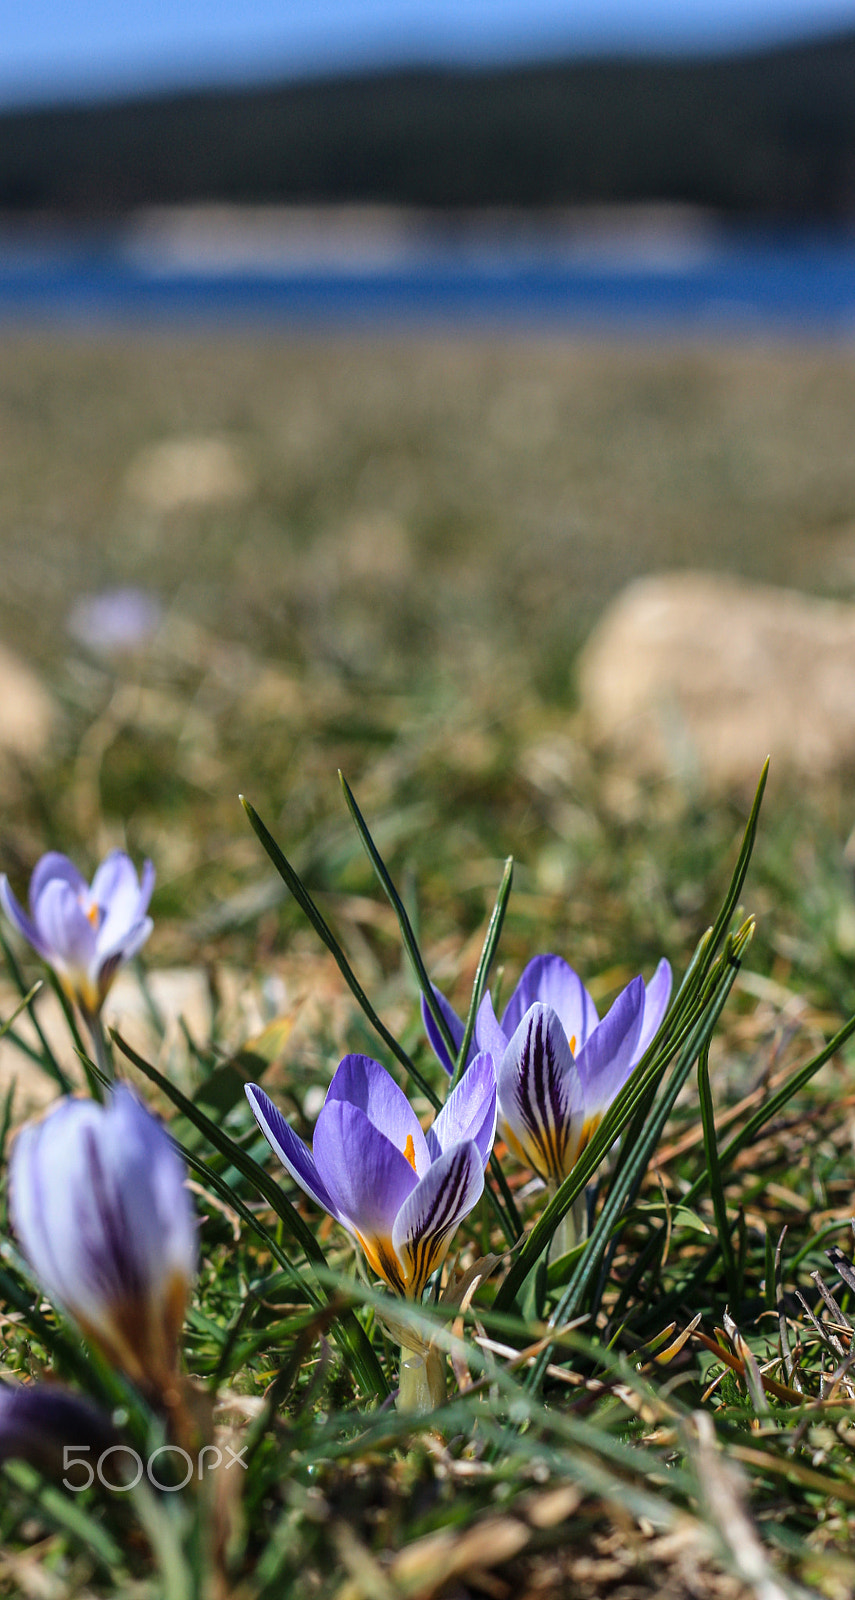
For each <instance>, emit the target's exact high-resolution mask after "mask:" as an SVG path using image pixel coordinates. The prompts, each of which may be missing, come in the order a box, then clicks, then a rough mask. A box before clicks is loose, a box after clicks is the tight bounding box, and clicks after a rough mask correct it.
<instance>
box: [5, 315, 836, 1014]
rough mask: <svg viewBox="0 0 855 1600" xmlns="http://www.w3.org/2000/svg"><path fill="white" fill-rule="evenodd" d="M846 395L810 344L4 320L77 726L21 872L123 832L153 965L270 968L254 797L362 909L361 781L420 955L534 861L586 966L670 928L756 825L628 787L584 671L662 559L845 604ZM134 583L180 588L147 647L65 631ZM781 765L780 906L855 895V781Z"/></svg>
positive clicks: (12, 539) (13, 797)
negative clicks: (784, 783) (813, 785)
mask: <svg viewBox="0 0 855 1600" xmlns="http://www.w3.org/2000/svg"><path fill="white" fill-rule="evenodd" d="M853 418H855V360H853V357H852V353H851V350H849V349H847V348H845V347H844V348H840V349H838V348H833V347H830V346H828V347H824V346H822V345H815V344H812V345H805V346H803V347H793V348H786V347H784V346H781V347H773V348H764V347H763V346H762V345H760V344H757V345H751V344H748V345H746V346H745V347H741V348H739V347H734V346H730V347H722V348H718V347H709V346H702V345H698V346H697V347H692V346H689V347H686V346H681V345H676V344H675V345H669V344H668V343H667V342H666V343H664V344H662V345H659V346H656V347H654V346H651V345H645V344H644V343H643V342H639V343H635V344H632V345H629V346H626V347H620V346H619V345H614V344H597V343H594V342H590V343H584V342H578V341H571V340H567V339H561V338H555V339H543V340H542V341H540V342H538V341H533V340H523V339H518V338H514V337H504V338H499V337H496V338H491V339H487V338H482V339H468V340H467V339H466V338H464V337H460V336H457V337H452V336H451V335H449V336H448V338H447V339H445V340H431V341H428V340H424V341H419V340H418V339H417V338H410V339H406V340H396V339H393V338H391V337H390V338H389V339H388V340H383V339H362V340H360V339H358V338H352V339H350V340H334V339H324V338H322V337H318V336H316V337H314V338H305V339H298V338H290V339H289V338H287V337H286V336H284V335H281V336H280V335H277V334H275V333H268V334H266V335H265V336H264V337H261V336H259V337H257V338H250V337H241V336H239V335H238V334H236V333H228V334H225V335H224V336H222V337H204V336H202V335H199V336H189V335H186V334H181V335H177V334H176V335H173V334H172V333H170V332H166V331H160V332H153V333H148V334H145V333H142V332H139V333H134V332H123V333H122V334H121V335H119V334H109V333H107V332H104V331H101V332H99V333H98V334H97V336H95V337H88V336H86V335H85V334H83V333H80V334H68V333H66V334H62V335H59V334H57V335H48V334H47V333H45V334H39V335H37V334H31V335H30V336H28V337H24V336H19V337H9V336H7V337H6V338H5V339H4V341H3V345H2V349H0V448H2V453H3V471H2V474H0V496H2V507H0V510H2V515H0V540H2V559H3V573H4V582H3V586H2V593H0V618H2V630H3V637H4V639H5V640H6V642H7V643H8V644H9V645H10V646H12V647H13V648H14V649H15V650H16V651H18V652H19V653H21V654H22V655H23V656H24V657H25V658H26V660H27V661H28V662H29V663H30V664H31V665H32V666H34V667H35V668H36V669H37V671H38V672H39V673H40V675H41V676H42V678H43V680H44V682H45V683H46V684H47V685H48V686H49V688H50V691H51V693H52V695H53V696H54V697H55V700H56V706H57V717H56V720H55V723H54V726H53V732H52V736H51V740H50V749H49V762H48V763H47V764H44V763H42V764H41V765H36V766H35V767H34V768H32V769H31V770H30V771H29V772H27V771H24V772H19V773H18V774H17V777H16V779H15V781H14V782H11V781H10V782H9V785H8V788H9V793H8V797H7V803H6V805H5V807H4V817H3V851H2V854H3V864H4V866H5V868H6V870H7V871H8V872H9V873H10V876H11V878H12V881H13V882H17V881H19V879H20V878H21V876H22V875H23V874H24V873H25V872H26V871H27V870H28V869H29V867H30V865H31V864H32V862H33V860H34V859H35V857H36V856H37V855H38V853H39V851H40V850H42V849H44V848H45V847H47V846H48V845H52V846H57V847H59V846H62V848H64V849H66V850H68V851H69V852H70V853H71V854H72V855H75V854H76V855H79V856H80V858H81V861H84V860H91V861H93V862H94V861H95V860H97V859H98V858H99V856H100V854H101V853H103V851H104V850H105V848H107V847H108V846H110V845H112V844H115V843H123V844H126V845H127V847H128V848H129V849H130V850H131V851H132V853H134V854H135V855H137V856H138V855H141V854H150V855H151V856H152V858H153V859H154V860H155V861H156V864H157V868H158V888H157V891H156V899H155V911H156V933H155V936H154V940H153V942H152V945H151V950H150V956H151V959H152V960H154V962H155V963H158V962H160V963H165V962H174V961H176V960H179V959H180V960H181V961H195V960H198V959H200V958H202V959H205V960H208V959H210V960H218V959H222V958H223V956H224V954H228V955H229V956H230V957H231V956H233V957H235V958H236V959H237V958H239V959H240V960H241V961H242V962H243V963H246V964H247V965H249V966H252V964H253V962H254V961H255V960H256V959H257V958H258V957H260V956H265V957H269V956H270V954H271V953H272V952H273V951H274V950H275V951H276V954H277V956H281V954H282V949H283V945H284V944H285V943H286V942H287V941H286V930H284V929H282V928H280V922H279V914H278V913H276V914H275V915H273V914H272V915H271V916H269V917H267V918H262V919H261V922H260V923H259V921H258V914H257V913H258V909H259V906H260V905H262V903H263V895H264V892H265V890H264V885H265V884H266V883H267V884H268V886H269V882H268V875H267V873H266V870H265V868H264V865H263V863H262V862H261V861H260V860H259V857H258V852H257V847H256V845H255V843H254V841H253V840H252V838H251V837H250V836H249V835H248V830H247V828H246V824H245V821H244V819H243V816H242V813H241V811H240V807H239V806H238V804H237V798H236V797H237V794H238V792H239V791H243V792H246V793H247V794H248V795H249V796H250V798H252V800H253V801H254V803H255V804H256V806H257V807H258V809H259V810H260V811H261V813H262V815H263V816H265V817H266V819H267V820H268V821H272V822H273V823H275V824H276V831H277V836H278V837H280V838H283V839H285V840H287V841H288V844H289V847H290V849H291V851H292V853H294V855H295V859H296V860H297V862H298V864H299V865H300V866H301V867H302V868H304V869H305V870H307V871H308V872H309V875H310V877H311V879H312V881H313V882H314V884H315V886H316V887H318V888H324V889H326V890H327V891H328V892H330V893H335V892H338V891H341V890H344V889H347V890H348V891H354V890H359V891H360V892H363V891H364V893H365V895H366V896H367V895H368V894H369V892H370V885H371V881H372V880H371V875H370V868H369V866H368V863H367V862H365V861H364V860H363V858H362V853H361V849H360V847H359V844H358V841H357V840H356V839H355V837H354V836H353V835H352V830H351V828H350V826H349V822H348V819H347V817H346V814H345V813H344V810H343V807H342V803H341V799H340V794H339V790H338V784H337V780H336V776H335V774H336V769H337V768H338V767H340V768H342V770H343V771H344V772H345V774H346V775H347V777H348V778H349V780H350V782H351V783H352V785H353V786H354V788H355V789H356V792H357V795H358V796H359V798H360V800H361V803H362V805H363V810H365V811H366V814H367V815H369V817H370V820H371V822H372V825H373V826H374V827H376V828H377V829H379V831H380V836H381V837H382V840H383V844H384V847H385V849H386V850H387V852H389V853H390V857H391V861H392V863H393V864H395V865H403V866H404V867H405V870H406V873H407V874H409V875H410V877H411V882H412V890H413V893H414V894H415V895H416V897H417V900H418V903H419V906H420V908H421V913H422V915H423V916H424V918H425V931H426V937H427V938H428V940H429V941H440V942H441V941H443V940H446V939H451V940H452V941H453V940H454V938H455V936H456V937H458V938H462V939H465V938H466V937H467V936H468V935H469V934H470V933H472V932H474V931H475V930H476V929H477V928H478V927H479V925H480V922H481V919H482V916H483V914H484V909H485V905H486V902H487V900H488V899H490V896H491V894H492V892H493V890H494V888H495V884H496V881H497V871H498V866H497V864H498V863H499V862H501V861H502V860H503V859H504V857H505V856H506V855H507V854H509V853H512V854H513V855H514V856H515V858H516V860H517V862H518V872H517V882H516V889H515V893H514V897H513V901H512V907H511V913H510V919H509V923H508V928H507V933H506V937H508V935H511V934H512V932H513V930H514V929H515V928H517V927H520V928H524V929H525V938H526V940H528V939H529V938H531V937H534V943H535V945H536V947H537V948H543V947H544V945H545V944H549V943H550V942H551V943H553V944H554V945H555V947H556V948H558V949H560V950H561V951H562V952H565V953H567V954H571V953H572V955H573V957H574V959H575V960H576V961H577V962H578V964H579V965H580V967H583V968H584V969H585V970H587V971H591V970H592V968H594V969H596V967H597V965H598V964H600V963H602V961H603V960H604V959H605V956H606V952H607V951H611V952H613V955H614V958H615V959H617V960H623V959H624V958H626V957H630V958H631V959H633V960H636V961H637V960H638V959H640V958H646V957H647V956H648V954H649V953H652V952H653V951H654V950H659V949H660V948H662V947H664V946H667V947H668V948H669V949H671V950H674V951H676V950H677V949H679V948H680V946H681V945H682V944H684V943H685V942H686V941H687V940H689V941H691V940H693V939H694V937H695V935H696V933H697V931H698V929H699V928H700V926H701V924H702V921H703V917H704V914H705V910H708V909H709V906H710V905H711V904H713V903H714V902H715V897H716V895H717V894H718V893H719V890H720V884H719V883H717V882H715V881H712V882H711V881H710V871H711V869H712V868H713V867H714V865H715V863H716V862H717V861H718V859H719V852H720V851H721V850H722V849H723V848H724V849H726V847H727V844H728V841H729V840H730V838H731V835H734V836H735V832H736V829H737V827H738V823H739V818H740V816H741V812H740V810H739V808H738V807H737V808H733V807H731V806H730V805H728V804H727V803H726V802H721V801H719V802H716V803H713V802H711V801H708V800H707V799H706V798H705V797H704V796H702V795H701V796H697V795H696V796H694V797H692V796H681V795H679V794H678V793H676V792H674V791H672V790H671V789H669V788H668V787H667V786H664V785H658V786H655V787H653V788H652V789H651V790H650V791H649V792H645V791H642V792H641V793H640V794H639V795H636V796H635V797H634V799H633V800H632V801H631V803H630V804H629V808H627V803H626V800H625V799H622V798H621V792H620V784H619V783H618V782H616V780H615V777H614V774H611V773H609V772H608V771H606V772H600V771H598V770H597V766H596V763H595V762H594V761H593V758H592V757H591V756H590V754H589V753H588V752H587V751H586V748H585V745H584V742H583V741H582V740H580V738H579V737H578V736H577V727H576V723H575V720H574V718H575V686H574V660H575V656H576V653H577V650H578V647H579V645H580V644H581V643H582V641H583V640H584V639H585V637H586V636H587V634H588V633H589V632H590V630H591V628H592V626H593V624H594V622H595V620H596V619H597V617H598V615H599V614H600V613H601V612H602V610H603V608H604V607H605V606H606V604H607V603H608V602H609V601H610V600H611V599H612V598H613V597H614V596H615V595H616V593H617V592H618V591H619V590H620V589H622V588H623V586H624V585H625V584H627V583H628V582H629V581H630V580H631V579H633V578H635V577H637V576H638V575H640V574H642V573H646V572H659V571H664V570H667V569H673V568H680V567H693V568H700V569H703V570H710V571H712V570H718V571H728V572H736V573H741V574H743V575H745V576H748V577H750V578H754V579H761V580H764V581H766V582H772V583H775V584H778V585H784V586H792V587H798V588H803V589H805V590H808V591H811V592H814V593H819V594H831V595H837V596H844V597H845V596H847V595H850V594H851V593H852V591H853V588H855V451H853V449H852V442H851V441H852V423H853ZM129 585H130V586H135V587H137V586H138V587H140V588H141V589H143V590H144V591H146V592H148V593H150V594H151V595H152V596H154V597H155V598H156V599H157V601H158V602H159V603H160V605H161V606H162V608H163V620H162V623H161V626H160V627H159V629H157V631H156V632H155V634H154V636H153V638H152V639H151V640H150V642H149V643H148V645H147V646H146V647H144V648H141V649H139V650H137V651H134V650H130V651H124V652H123V651H122V650H121V649H118V650H113V651H112V652H111V649H110V639H109V638H107V637H104V638H100V637H98V627H97V624H93V623H88V624H87V623H86V622H85V620H84V627H83V634H82V637H81V633H80V628H79V627H77V628H76V629H75V632H76V634H77V637H76V638H75V637H72V635H71V633H70V631H69V621H70V619H72V623H71V625H72V627H74V623H73V615H72V614H73V612H74V606H75V602H76V601H77V600H79V599H80V597H81V596H85V595H86V594H90V595H91V594H97V593H98V592H100V591H104V590H111V589H113V588H117V587H119V588H121V587H124V586H129ZM87 627H88V630H89V632H90V633H91V635H92V636H91V638H89V639H88V640H87V637H86V632H87ZM726 648H727V641H726V639H722V649H723V650H725V649H726ZM767 753H768V752H767V751H766V750H765V749H758V751H757V770H758V774H759V769H760V766H761V765H762V762H763V759H764V758H765V756H766V754H767ZM772 756H773V767H772V782H771V786H770V792H769V795H768V798H767V802H766V810H765V815H764V828H763V830H762V833H761V858H760V859H761V862H763V861H765V868H764V874H772V875H773V876H774V882H775V892H780V893H781V894H783V895H784V896H785V898H788V894H787V890H786V884H785V882H782V881H781V880H786V879H787V877H788V873H789V866H790V864H791V862H790V856H789V852H790V851H791V850H792V851H793V852H795V857H794V862H793V864H795V862H798V863H799V871H798V881H799V896H800V898H801V896H802V895H805V894H806V895H807V896H808V900H809V902H810V899H811V897H812V896H813V895H816V894H818V895H820V896H822V895H823V894H827V895H828V896H830V897H832V898H834V899H837V900H839V901H840V904H841V906H846V905H848V898H849V884H848V881H847V880H846V878H845V875H844V868H843V864H842V854H841V851H842V846H843V844H844V842H845V839H846V836H847V834H848V832H849V829H850V827H851V824H852V821H853V815H852V806H851V800H852V796H851V792H850V791H849V790H848V789H847V788H846V786H845V784H844V785H842V786H841V785H838V786H836V787H835V788H834V789H833V790H832V791H831V792H829V789H828V788H826V792H825V793H823V794H819V795H817V794H813V795H810V796H808V795H805V796H803V797H794V796H793V795H792V794H790V793H785V792H784V791H783V790H782V788H781V786H780V782H779V783H778V784H776V779H775V768H774V752H772ZM802 803H803V804H804V806H806V807H809V808H810V813H811V815H812V816H815V817H816V819H817V820H816V823H815V826H813V825H812V826H811V828H809V829H804V828H803V827H802V826H801V819H800V817H799V820H798V821H796V817H797V814H798V813H797V811H796V810H794V806H797V807H801V805H802ZM693 804H694V806H695V812H694V814H693V815H692V817H691V825H690V826H687V821H686V816H687V812H686V806H687V805H688V806H689V807H690V808H691V806H692V805H693ZM627 811H628V814H627ZM763 837H765V838H766V851H765V855H764V853H763ZM440 839H441V841H442V844H441V849H439V848H438V840H440ZM775 841H777V843H778V844H779V846H780V851H781V859H778V858H777V857H776V854H775V848H774V842H775ZM720 870H722V871H723V870H724V867H723V866H722V867H721V869H720ZM820 885H822V887H821V888H820ZM761 887H762V885H761V884H759V883H757V882H755V893H757V892H759V891H760V889H761ZM793 892H795V890H794V891H793ZM259 897H260V898H259ZM801 909H802V908H801V906H800V907H799V912H800V913H801ZM284 915H285V918H286V924H288V926H287V932H288V934H289V935H291V934H293V935H294V936H297V931H296V929H295V928H292V927H291V926H290V923H288V916H289V914H288V913H287V912H285V913H284ZM365 915H366V917H367V918H368V919H369V923H371V924H372V926H371V927H370V929H367V930H366V929H364V930H363V934H364V935H365V936H366V937H367V938H368V943H369V945H370V947H371V950H372V952H373V958H374V959H376V960H379V961H380V962H381V965H382V961H383V944H384V931H383V930H384V917H385V912H384V910H383V909H382V908H380V907H376V908H374V909H373V910H371V911H370V912H369V910H368V909H367V908H365ZM781 915H784V916H786V915H788V912H787V911H786V910H785V911H783V912H781V911H779V914H778V917H776V924H777V926H776V927H775V928H773V927H771V926H765V919H763V923H764V925H763V926H762V927H761V939H762V938H766V939H769V940H771V941H774V940H775V939H776V938H777V937H779V935H780V934H781V928H780V916H781ZM842 920H843V922H845V921H846V919H845V918H843V919H842ZM816 921H817V923H818V929H817V935H818V937H821V938H822V939H823V941H824V943H823V961H822V963H821V966H822V968H823V971H822V976H821V978H819V975H818V981H819V982H820V988H821V990H822V986H823V985H828V984H829V983H832V984H833V990H832V992H831V993H827V992H826V995H825V998H828V999H829V1000H830V999H832V998H833V999H834V1000H835V1002H836V1003H838V1004H839V1005H841V1006H843V1008H844V1009H845V1008H846V1006H847V1005H848V1004H849V1003H850V1001H855V989H854V988H852V987H851V986H850V983H849V979H848V975H847V963H846V962H841V961H833V962H832V963H831V964H830V965H829V962H828V959H827V957H828V955H829V954H833V952H830V951H829V950H828V949H827V948H826V945H827V942H828V941H829V940H833V935H832V933H831V924H834V925H835V926H836V923H837V921H840V918H835V917H834V916H830V915H829V907H828V906H826V905H824V904H823V905H822V910H821V914H820V915H817V916H816ZM547 930H548V932H549V938H546V937H545V934H546V931H547ZM214 934H216V939H215V941H214V942H210V941H211V940H212V939H213V935H214ZM355 936H356V930H354V937H355ZM259 940H260V941H261V943H260V945H259V944H258V941H259ZM616 941H617V944H616ZM375 947H376V948H375ZM788 948H789V946H788ZM367 953H368V952H367V951H366V954H367ZM768 959H769V960H771V959H772V954H771V952H770V954H769V957H768ZM805 959H806V960H808V962H809V963H810V960H811V958H810V957H809V956H808V955H807V954H806V955H805Z"/></svg>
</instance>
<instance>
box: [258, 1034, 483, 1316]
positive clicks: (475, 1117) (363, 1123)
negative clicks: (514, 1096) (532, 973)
mask: <svg viewBox="0 0 855 1600" xmlns="http://www.w3.org/2000/svg"><path fill="white" fill-rule="evenodd" d="M246 1092H247V1098H248V1099H249V1103H250V1105H251V1107H252V1110H253V1113H254V1115H255V1119H256V1121H257V1123H258V1125H259V1127H260V1128H261V1131H262V1133H263V1134H264V1136H265V1138H266V1139H267V1141H268V1143H269V1144H270V1145H271V1146H272V1148H273V1149H274V1150H275V1152H276V1154H277V1155H278V1157H279V1159H280V1161H281V1162H282V1163H283V1165H284V1166H286V1167H287V1168H288V1171H289V1172H290V1174H291V1176H292V1178H294V1179H295V1180H296V1182H297V1183H298V1184H299V1185H300V1188H301V1189H303V1190H304V1191H305V1193H306V1194H308V1195H310V1196H311V1198H312V1199H313V1200H316V1201H317V1203H318V1205H319V1206H322V1207H323V1209H324V1210H325V1211H328V1212H329V1214H330V1216H332V1217H335V1219H336V1221H337V1222H340V1223H341V1224H342V1226H343V1227H344V1228H346V1229H347V1230H348V1232H349V1233H351V1234H352V1235H353V1237H354V1238H355V1239H357V1240H358V1242H359V1244H360V1245H361V1246H362V1249H363V1250H364V1252H365V1255H366V1257H367V1259H368V1262H369V1265H370V1266H371V1267H372V1269H373V1270H374V1271H375V1272H376V1273H377V1274H378V1276H379V1277H381V1278H382V1279H383V1280H384V1282H385V1283H387V1284H388V1286H389V1288H390V1289H394V1291H395V1293H396V1294H401V1295H407V1296H408V1297H409V1298H411V1299H415V1300H417V1299H419V1298H420V1297H421V1295H422V1293H423V1291H424V1288H425V1285H426V1283H427V1281H428V1279H429V1277H430V1276H431V1274H432V1273H433V1272H434V1271H435V1270H436V1268H437V1267H439V1266H441V1265H442V1262H443V1261H444V1260H445V1255H446V1252H447V1250H448V1246H449V1243H450V1241H451V1236H452V1234H453V1232H454V1230H455V1228H456V1227H457V1225H458V1223H459V1222H462V1220H463V1218H464V1217H465V1216H467V1215H468V1214H469V1212H470V1211H471V1210H472V1207H473V1206H474V1205H475V1203H476V1201H477V1200H478V1198H479V1197H480V1195H481V1193H482V1191H483V1188H484V1167H485V1165H486V1163H487V1161H488V1159H489V1156H490V1151H491V1149H492V1147H493V1139H494V1136H495V1132H496V1072H495V1067H494V1065H493V1060H492V1057H491V1056H489V1055H487V1054H481V1055H479V1056H477V1057H476V1059H475V1060H474V1061H473V1063H472V1065H471V1067H470V1069H469V1071H468V1072H467V1074H466V1077H465V1078H464V1079H462V1081H461V1082H460V1083H459V1084H458V1086H457V1088H456V1089H455V1090H453V1092H452V1093H451V1094H450V1095H449V1097H448V1100H447V1101H446V1103H445V1105H444V1106H443V1108H442V1110H441V1111H440V1112H439V1114H438V1116H437V1118H436V1121H435V1122H434V1124H433V1126H432V1127H431V1128H429V1129H428V1132H427V1133H426V1134H425V1133H423V1132H422V1129H421V1125H420V1123H419V1120H418V1117H417V1116H416V1114H415V1112H414V1111H413V1109H412V1106H411V1105H410V1104H409V1101H408V1100H407V1097H406V1095H405V1094H404V1093H403V1092H402V1090H401V1089H399V1088H398V1085H397V1084H396V1083H395V1081H394V1079H393V1078H391V1077H390V1076H389V1073H388V1072H387V1071H386V1070H385V1068H384V1067H381V1066H380V1064H379V1062H377V1061H372V1060H371V1059H370V1057H369V1056H356V1055H353V1056H345V1058H344V1060H343V1061H342V1063H341V1065H340V1066H339V1068H338V1071H337V1072H336V1074H335V1077H334V1078H333V1080H332V1083H331V1084H330V1087H329V1092H328V1094H327V1097H326V1100H325V1102H324V1105H323V1109H322V1111H321V1113H320V1116H319V1117H318V1120H317V1123H316V1125H315V1136H314V1140H313V1143H312V1149H311V1151H310V1150H309V1148H308V1146H307V1145H305V1144H304V1143H303V1140H302V1139H300V1138H298V1136H297V1134H295V1133H294V1132H293V1131H292V1129H291V1128H290V1127H289V1126H288V1123H287V1122H286V1121H285V1119H284V1117H283V1116H281V1114H280V1113H279V1112H278V1111H277V1109H276V1107H275V1106H274V1105H273V1103H272V1101H270V1100H269V1099H268V1098H267V1095H266V1094H265V1093H264V1092H263V1090H261V1089H259V1088H258V1087H257V1085H256V1084H249V1085H248V1086H247V1091H246Z"/></svg>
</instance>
